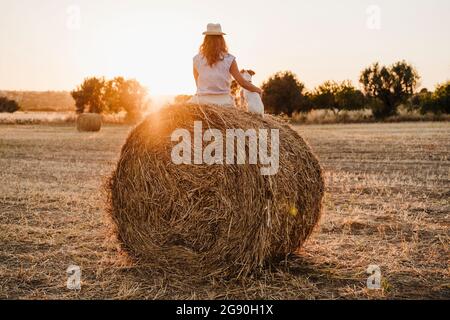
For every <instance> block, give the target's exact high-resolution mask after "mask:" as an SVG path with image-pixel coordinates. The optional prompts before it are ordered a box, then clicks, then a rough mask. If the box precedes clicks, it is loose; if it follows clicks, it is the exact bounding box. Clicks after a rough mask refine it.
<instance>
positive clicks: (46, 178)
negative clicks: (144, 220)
mask: <svg viewBox="0 0 450 320" xmlns="http://www.w3.org/2000/svg"><path fill="white" fill-rule="evenodd" d="M296 128H297V129H298V130H299V132H300V133H301V134H302V135H303V136H304V137H305V138H306V139H307V140H308V142H309V143H310V144H311V146H312V147H313V149H314V151H315V152H316V154H317V155H318V157H319V158H320V160H321V162H322V165H323V167H324V168H325V170H326V184H327V193H326V196H325V199H324V213H323V217H322V220H321V222H320V225H319V226H318V228H317V230H316V232H315V234H314V235H313V237H312V238H311V239H310V240H309V241H308V242H307V243H306V245H305V246H304V248H302V249H301V250H300V251H299V253H298V255H295V256H292V257H290V258H289V259H287V260H286V261H285V262H283V263H282V264H280V265H278V266H274V267H273V268H272V269H271V270H267V271H266V272H264V273H263V274H262V275H260V276H258V277H254V278H249V279H244V280H227V281H225V280H217V279H215V280H212V279H202V280H198V279H194V278H191V277H190V276H189V274H188V273H186V274H184V275H183V274H180V273H176V274H175V273H172V272H171V270H160V269H157V268H154V267H151V266H145V265H137V264H135V263H133V262H131V261H129V260H128V259H126V257H124V256H123V254H120V252H119V251H118V245H117V243H116V241H115V240H114V239H113V238H112V237H111V236H110V235H109V232H108V230H109V229H108V224H107V222H106V219H105V214H104V195H103V194H102V192H101V185H102V183H103V180H104V179H105V176H106V175H108V174H109V173H110V171H111V170H112V169H113V167H114V164H115V161H116V160H117V158H118V156H119V151H120V147H121V145H122V143H123V142H124V140H125V138H126V136H127V134H128V132H129V130H130V128H129V127H125V126H107V127H105V128H104V129H103V130H102V131H101V132H100V133H95V134H90V133H86V134H81V133H78V132H76V131H75V129H74V128H73V127H72V126H70V125H65V126H51V125H32V126H27V125H0V298H2V299H14V298H22V299H94V298H95V299H324V298H328V299H367V298H382V299H412V298H419V299H420V298H431V299H449V298H450V277H449V275H450V273H449V257H450V255H449V238H450V234H449V226H450V217H449V214H450V201H449V200H450V159H449V156H450V123H449V122H447V123H445V122H444V123H442V122H441V123H400V124H359V125H358V124H354V125H322V126H302V127H296ZM71 264H75V265H78V266H80V267H81V269H82V288H81V291H78V292H76V291H71V290H68V289H67V288H66V280H67V275H66V269H67V267H68V266H69V265H71ZM369 265H378V266H379V267H380V269H381V276H382V278H381V285H382V289H380V290H368V289H367V285H366V280H367V277H368V275H367V274H366V270H367V268H368V266H369Z"/></svg>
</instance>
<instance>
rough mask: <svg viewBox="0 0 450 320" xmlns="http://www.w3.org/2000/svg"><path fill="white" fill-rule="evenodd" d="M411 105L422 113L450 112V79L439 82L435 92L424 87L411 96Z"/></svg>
mask: <svg viewBox="0 0 450 320" xmlns="http://www.w3.org/2000/svg"><path fill="white" fill-rule="evenodd" d="M410 105H411V108H413V109H418V110H419V111H420V112H421V113H422V114H425V113H427V112H432V113H434V114H442V113H445V114H450V81H447V82H445V83H442V84H438V85H437V86H436V89H435V90H434V92H429V91H428V90H426V89H422V90H421V91H420V92H419V93H417V94H415V95H414V96H413V97H412V98H411V103H410Z"/></svg>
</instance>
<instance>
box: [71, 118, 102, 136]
mask: <svg viewBox="0 0 450 320" xmlns="http://www.w3.org/2000/svg"><path fill="white" fill-rule="evenodd" d="M101 128H102V116H101V115H99V114H98V113H82V114H80V115H79V116H78V118H77V130H78V131H80V132H98V131H100V129H101Z"/></svg>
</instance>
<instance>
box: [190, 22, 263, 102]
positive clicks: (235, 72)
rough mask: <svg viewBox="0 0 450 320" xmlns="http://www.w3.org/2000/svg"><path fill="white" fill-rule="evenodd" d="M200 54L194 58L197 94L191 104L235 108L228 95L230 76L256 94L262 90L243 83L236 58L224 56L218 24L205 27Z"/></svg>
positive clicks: (223, 46) (223, 41)
mask: <svg viewBox="0 0 450 320" xmlns="http://www.w3.org/2000/svg"><path fill="white" fill-rule="evenodd" d="M203 34H204V35H205V39H204V41H203V44H202V45H201V47H200V52H199V54H197V55H196V56H195V57H194V78H195V83H196V84H197V94H196V95H195V96H193V97H192V98H191V100H190V102H191V103H198V104H212V105H219V106H223V107H235V104H234V99H233V97H232V96H231V93H230V87H231V80H232V79H231V76H233V78H234V79H235V80H236V81H237V83H239V85H240V86H242V87H243V88H245V89H247V90H248V91H251V92H257V93H259V94H260V95H261V94H262V90H261V89H260V88H258V87H255V86H254V85H253V84H251V83H250V82H248V81H247V80H245V79H244V78H243V77H242V75H241V73H240V72H239V68H238V65H237V63H236V58H235V57H234V56H233V55H231V54H229V53H228V48H227V45H226V42H225V38H224V37H223V36H224V35H225V33H223V32H222V27H221V26H220V24H212V23H210V24H208V27H207V31H205V32H204V33H203Z"/></svg>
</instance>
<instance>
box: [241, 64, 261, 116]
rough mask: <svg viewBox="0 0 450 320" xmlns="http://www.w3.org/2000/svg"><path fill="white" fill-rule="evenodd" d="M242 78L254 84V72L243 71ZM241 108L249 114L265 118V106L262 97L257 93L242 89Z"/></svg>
mask: <svg viewBox="0 0 450 320" xmlns="http://www.w3.org/2000/svg"><path fill="white" fill-rule="evenodd" d="M241 75H242V77H243V78H244V79H245V80H247V81H248V82H252V76H254V75H255V72H254V71H253V70H241ZM241 106H242V108H244V109H246V110H247V111H248V112H251V113H256V114H259V115H261V116H264V104H263V102H262V100H261V96H260V95H259V94H258V93H256V92H250V91H248V90H246V89H244V88H242V89H241Z"/></svg>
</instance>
